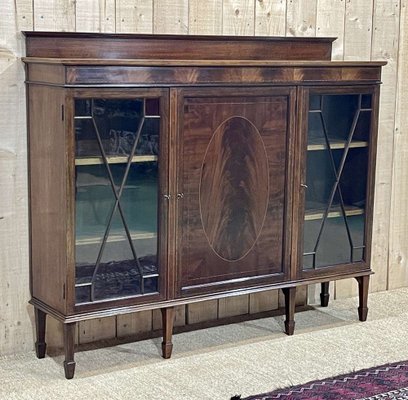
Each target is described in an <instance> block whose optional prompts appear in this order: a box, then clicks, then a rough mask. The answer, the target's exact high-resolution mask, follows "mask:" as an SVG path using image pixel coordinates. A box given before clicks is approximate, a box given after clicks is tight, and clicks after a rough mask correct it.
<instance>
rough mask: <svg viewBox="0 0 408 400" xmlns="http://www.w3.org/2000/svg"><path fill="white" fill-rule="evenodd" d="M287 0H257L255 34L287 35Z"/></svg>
mask: <svg viewBox="0 0 408 400" xmlns="http://www.w3.org/2000/svg"><path fill="white" fill-rule="evenodd" d="M285 34H286V0H257V1H256V4H255V35H260V36H285Z"/></svg>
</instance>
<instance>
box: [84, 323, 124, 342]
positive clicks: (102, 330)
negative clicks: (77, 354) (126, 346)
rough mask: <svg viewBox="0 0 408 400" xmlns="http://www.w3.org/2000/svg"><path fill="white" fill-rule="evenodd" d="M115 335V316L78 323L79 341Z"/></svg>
mask: <svg viewBox="0 0 408 400" xmlns="http://www.w3.org/2000/svg"><path fill="white" fill-rule="evenodd" d="M115 336H116V317H108V318H98V319H91V320H89V321H82V322H80V323H79V343H81V344H82V343H90V342H96V341H97V340H104V339H110V338H114V337H115Z"/></svg>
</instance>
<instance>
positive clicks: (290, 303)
mask: <svg viewBox="0 0 408 400" xmlns="http://www.w3.org/2000/svg"><path fill="white" fill-rule="evenodd" d="M370 274H371V273H370ZM370 274H367V273H366V274H365V275H361V276H354V277H355V279H356V280H357V282H358V289H359V291H358V293H359V306H358V316H359V320H360V321H365V320H366V319H367V313H368V307H367V299H368V287H369V278H370ZM298 286H300V285H298ZM296 288H297V286H290V287H281V288H280V289H282V292H283V294H284V297H285V315H286V318H285V322H284V330H285V333H286V334H287V335H289V336H291V335H293V334H294V330H295V306H296ZM320 298H321V306H322V307H327V305H328V300H329V282H327V281H325V282H322V292H321V295H320ZM30 303H31V304H33V305H34V311H35V312H34V315H35V328H36V329H35V331H36V342H35V349H36V355H37V358H44V357H45V354H46V348H47V344H46V342H45V333H46V318H47V314H50V315H51V316H53V317H55V316H56V315H55V310H52V309H50V308H48V307H43V306H45V305H44V304H41V302H38V301H37V300H36V299H32V300H31V301H30ZM187 303H188V302H187ZM184 304H186V303H184ZM44 308H48V311H51V312H48V311H47V310H44ZM150 308H154V307H150ZM156 308H160V310H161V313H162V336H163V341H162V357H163V358H165V359H168V358H170V357H171V354H172V350H173V343H172V335H173V327H174V318H175V309H174V305H167V306H164V305H163V306H162V307H156ZM133 311H135V310H133ZM57 319H59V318H57ZM86 319H89V318H86ZM62 322H63V335H64V354H65V360H64V362H63V365H64V371H65V377H66V379H72V378H73V377H74V374H75V365H76V363H75V359H74V354H75V331H76V323H77V322H78V321H74V322H68V321H67V320H65V321H64V320H63V321H62Z"/></svg>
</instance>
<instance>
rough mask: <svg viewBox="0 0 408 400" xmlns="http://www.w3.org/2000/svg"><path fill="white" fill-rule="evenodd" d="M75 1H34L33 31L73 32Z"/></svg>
mask: <svg viewBox="0 0 408 400" xmlns="http://www.w3.org/2000/svg"><path fill="white" fill-rule="evenodd" d="M75 3H76V1H75V0H35V3H34V29H35V30H37V31H75Z"/></svg>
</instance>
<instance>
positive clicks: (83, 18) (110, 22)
mask: <svg viewBox="0 0 408 400" xmlns="http://www.w3.org/2000/svg"><path fill="white" fill-rule="evenodd" d="M75 20H76V31H77V32H115V0H81V1H77V2H76V10H75Z"/></svg>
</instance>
